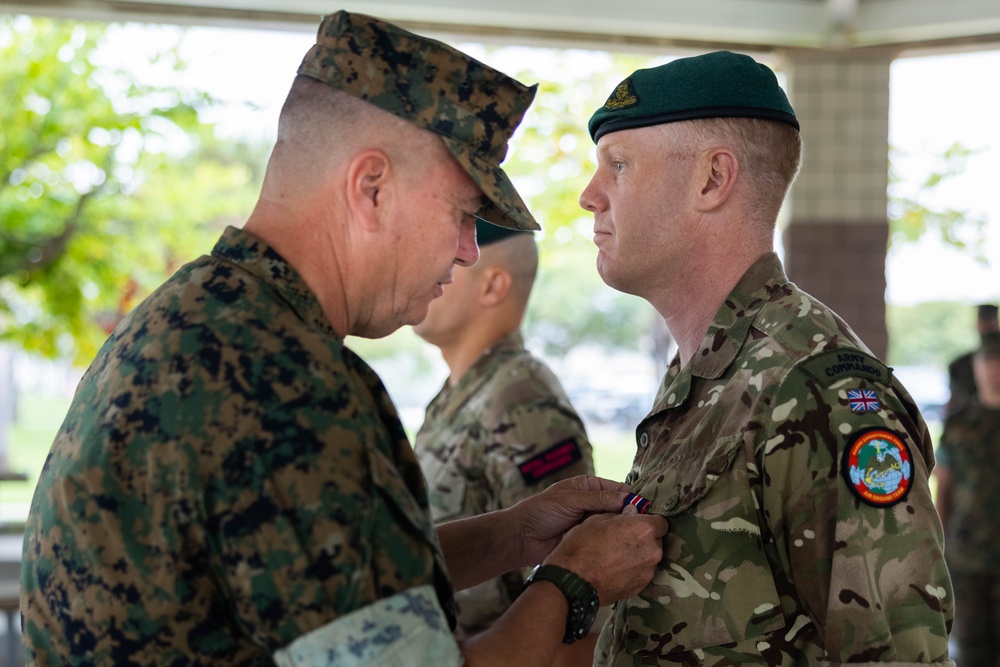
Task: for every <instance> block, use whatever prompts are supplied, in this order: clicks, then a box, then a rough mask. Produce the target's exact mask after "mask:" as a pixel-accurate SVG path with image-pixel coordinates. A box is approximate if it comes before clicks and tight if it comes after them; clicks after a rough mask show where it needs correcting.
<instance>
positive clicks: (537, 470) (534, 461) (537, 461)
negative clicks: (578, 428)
mask: <svg viewBox="0 0 1000 667" xmlns="http://www.w3.org/2000/svg"><path fill="white" fill-rule="evenodd" d="M582 458H583V453H582V452H580V446H579V445H577V444H576V439H575V438H569V439H568V440H563V441H562V442H560V443H559V444H558V445H553V446H552V447H549V448H548V449H546V450H545V451H544V452H542V453H541V454H539V455H538V456H533V457H532V458H530V459H528V460H527V461H525V462H524V463H522V464H520V465H519V466H517V469H518V470H520V471H521V478H522V479H523V480H524V483H525V484H528V485H529V486H530V485H531V484H537V483H538V482H539V481H541V480H543V479H545V478H546V477H548V476H549V475H551V474H552V473H555V472H559V471H560V470H562V469H563V468H565V467H566V466H570V465H572V464H574V463H576V462H577V461H579V460H580V459H582Z"/></svg>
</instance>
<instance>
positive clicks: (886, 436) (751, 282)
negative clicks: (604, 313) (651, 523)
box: [580, 52, 954, 667]
mask: <svg viewBox="0 0 1000 667" xmlns="http://www.w3.org/2000/svg"><path fill="white" fill-rule="evenodd" d="M590 132H591V136H592V137H593V138H594V140H595V141H596V142H597V150H598V167H597V172H596V174H595V175H594V177H593V179H592V180H591V182H590V184H589V185H588V187H587V188H586V190H585V191H584V192H583V194H582V195H581V197H580V202H581V205H582V206H583V207H584V208H586V209H587V210H589V211H592V212H593V213H594V231H595V243H596V245H597V247H598V249H599V253H598V259H597V266H598V270H599V271H600V273H601V276H602V277H603V278H604V280H605V282H607V283H608V284H609V285H611V286H613V287H615V288H617V289H619V290H622V291H625V292H629V293H632V294H636V295H638V296H641V297H643V298H645V299H646V300H648V301H649V302H650V303H651V304H652V305H653V306H654V307H656V309H657V310H658V311H659V313H660V314H661V315H663V317H664V319H665V321H666V323H667V325H668V327H669V329H670V331H671V333H672V334H673V335H674V337H675V339H676V340H677V341H678V344H679V348H680V349H679V353H678V355H677V357H676V358H675V359H674V360H673V362H672V363H671V364H670V367H669V369H668V370H667V373H666V376H665V377H664V380H663V383H662V386H661V388H660V390H659V392H658V394H657V396H656V399H655V402H654V405H653V408H652V410H651V411H650V413H649V415H648V416H647V417H646V418H645V419H644V420H643V421H642V422H641V423H640V424H639V426H638V428H637V429H636V436H637V438H636V439H637V444H638V450H637V453H636V456H635V460H634V463H633V467H632V470H631V472H630V473H629V474H628V477H627V479H626V482H627V483H629V484H630V485H631V488H632V489H633V491H635V492H636V493H639V494H641V495H642V496H644V497H645V498H647V499H649V500H650V506H649V508H648V509H647V512H653V513H657V514H660V515H662V516H664V517H668V518H669V521H670V529H669V532H668V534H667V537H666V540H665V542H664V559H663V561H662V563H661V564H660V566H659V569H658V571H657V574H656V575H655V576H654V578H653V581H652V582H651V583H650V584H649V586H647V587H646V588H645V589H644V590H643V591H642V592H641V593H640V594H639V595H637V596H634V597H632V598H629V599H627V600H623V601H621V602H619V603H617V604H615V605H614V606H613V609H612V613H611V618H610V619H609V621H608V623H607V624H606V625H605V627H604V630H603V632H602V634H601V638H600V640H599V642H598V651H597V656H596V664H597V665H602V666H603V665H614V666H616V667H623V666H626V665H628V666H633V665H635V666H638V665H685V666H700V665H824V664H834V665H842V664H865V665H874V664H887V665H888V664H891V665H903V664H912V663H932V662H937V663H942V664H952V663H950V661H949V660H948V633H949V630H950V626H951V620H952V610H953V605H954V602H953V599H952V591H951V584H950V580H949V576H948V571H947V568H946V567H945V563H944V560H943V557H942V534H941V526H940V523H939V521H938V518H937V515H936V513H935V511H934V506H933V504H932V502H931V496H930V491H929V488H928V473H929V471H930V469H931V468H932V466H933V460H934V459H933V452H932V447H931V442H930V439H929V437H928V434H927V429H926V427H925V425H924V422H923V420H922V419H921V417H920V415H919V413H918V411H917V409H916V407H915V406H914V404H913V401H912V400H911V398H910V396H909V395H908V394H907V393H906V391H905V389H904V388H903V387H902V386H901V385H900V384H899V382H898V381H897V380H896V379H895V378H894V377H893V376H892V371H891V369H889V368H887V367H886V366H885V365H884V364H882V363H881V362H880V361H878V360H877V359H876V358H874V357H873V356H872V355H871V353H870V352H869V351H868V350H867V349H866V348H865V346H864V344H863V343H861V341H859V340H858V338H857V337H856V336H855V335H854V333H853V332H852V331H851V330H850V328H849V327H848V326H847V325H846V324H845V323H844V322H843V321H842V320H840V319H839V318H838V317H837V316H836V315H835V314H834V313H833V312H831V311H830V309H828V308H827V307H825V306H824V305H823V304H821V303H819V302H818V301H816V300H815V299H813V298H811V297H810V296H809V295H807V294H805V293H803V292H802V291H801V290H799V289H798V288H797V287H796V286H795V285H793V284H792V283H790V282H789V281H788V280H787V278H786V277H785V275H784V272H783V270H782V267H781V264H780V262H779V260H778V258H777V256H776V255H774V254H773V253H772V252H771V246H772V242H773V241H772V240H773V234H774V221H775V218H776V216H777V213H778V209H779V207H780V205H781V202H782V199H783V197H784V194H785V192H786V190H787V188H788V185H789V184H790V183H791V181H792V179H793V178H794V176H795V173H796V171H797V169H798V164H799V151H800V140H799V136H798V121H797V120H796V118H795V116H794V112H793V111H792V108H791V106H790V105H789V104H788V101H787V99H786V98H785V95H784V93H783V92H782V91H781V89H780V88H779V87H778V85H777V82H776V80H775V77H774V75H773V73H772V72H771V71H770V70H769V69H767V68H766V67H764V66H763V65H759V64H758V63H755V62H754V61H753V60H752V59H750V58H748V57H746V56H741V55H737V54H732V53H728V52H716V53H712V54H706V55H703V56H698V57H694V58H684V59H679V60H675V61H673V62H671V63H668V64H666V65H663V66H660V67H656V68H652V69H648V70H640V71H637V72H635V73H633V74H632V75H631V76H630V77H628V78H627V79H625V81H623V82H622V83H621V84H620V85H619V86H618V87H617V88H616V90H615V91H614V92H613V93H612V94H611V96H610V97H609V98H608V101H607V103H606V104H605V105H604V107H602V108H601V109H599V110H598V111H597V112H596V113H595V114H594V115H593V116H592V118H591V120H590Z"/></svg>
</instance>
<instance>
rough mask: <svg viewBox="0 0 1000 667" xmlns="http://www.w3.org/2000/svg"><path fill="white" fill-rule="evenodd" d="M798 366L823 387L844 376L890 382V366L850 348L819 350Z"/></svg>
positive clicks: (883, 382)
mask: <svg viewBox="0 0 1000 667" xmlns="http://www.w3.org/2000/svg"><path fill="white" fill-rule="evenodd" d="M799 368H801V369H802V371H803V372H805V373H806V374H807V375H809V376H810V377H812V378H814V379H815V380H816V381H817V382H819V383H820V384H821V385H823V386H824V387H829V386H830V385H832V384H833V383H834V382H837V381H838V380H843V379H844V378H867V379H868V380H872V381H874V382H881V383H882V384H890V383H891V382H892V369H891V368H889V367H888V366H886V365H885V364H883V363H882V362H881V361H879V360H878V359H876V358H875V357H873V356H871V355H870V354H866V353H864V352H862V351H861V350H854V349H850V348H847V349H843V350H829V351H827V352H820V353H819V354H817V355H816V356H814V357H809V358H808V359H806V360H805V361H803V362H801V363H800V364H799Z"/></svg>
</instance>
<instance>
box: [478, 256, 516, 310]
mask: <svg viewBox="0 0 1000 667" xmlns="http://www.w3.org/2000/svg"><path fill="white" fill-rule="evenodd" d="M510 284H511V277H510V272H509V271H506V270H505V269H503V268H501V267H499V266H488V267H484V268H483V269H482V273H481V274H480V283H479V285H480V290H479V303H480V304H481V305H482V306H484V307H486V308H492V307H494V306H496V305H498V304H500V303H501V302H503V300H504V298H506V296H507V294H508V293H509V292H510Z"/></svg>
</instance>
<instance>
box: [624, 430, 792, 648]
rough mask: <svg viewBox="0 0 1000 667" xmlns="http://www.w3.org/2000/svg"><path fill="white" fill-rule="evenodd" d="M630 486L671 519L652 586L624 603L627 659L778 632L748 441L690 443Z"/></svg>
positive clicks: (654, 509)
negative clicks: (752, 486) (747, 453)
mask: <svg viewBox="0 0 1000 667" xmlns="http://www.w3.org/2000/svg"><path fill="white" fill-rule="evenodd" d="M678 449H679V451H683V452H684V454H683V455H682V456H674V457H671V458H670V459H669V460H667V461H665V462H664V464H662V465H660V466H658V467H657V468H654V469H653V470H652V472H651V473H649V474H643V475H642V476H641V477H640V478H639V479H638V480H636V481H635V482H634V483H633V484H632V486H633V489H634V490H635V491H636V493H639V494H640V495H642V496H644V497H646V498H649V499H650V501H651V505H650V508H649V509H648V510H647V513H650V512H652V513H656V514H661V515H663V516H665V517H668V519H669V521H670V529H669V531H668V533H667V536H666V538H665V540H664V559H663V561H662V562H661V563H660V566H659V567H658V569H657V573H656V576H655V577H654V578H653V580H652V582H650V584H649V585H648V586H647V587H646V588H645V589H644V590H643V591H642V592H641V593H640V594H639V595H638V596H636V597H633V598H630V599H628V600H625V601H623V603H622V606H623V609H621V610H619V614H620V615H619V619H621V620H622V621H623V623H624V626H625V627H624V628H623V629H624V630H625V633H624V634H625V645H626V650H627V651H628V653H631V654H633V655H637V656H661V655H666V654H668V653H673V652H675V651H686V650H692V649H697V648H702V647H706V646H715V645H718V644H726V643H730V642H739V641H743V640H746V639H751V638H753V637H757V636H760V635H763V634H765V633H768V632H772V631H774V630H777V629H780V628H781V627H783V625H784V618H783V616H782V614H781V605H780V600H779V598H778V593H777V590H776V588H775V585H774V578H773V576H772V574H771V569H770V566H769V565H768V562H767V558H766V557H765V555H764V548H763V541H762V539H761V531H760V526H759V524H758V521H757V509H756V503H755V502H754V497H753V494H752V492H751V489H750V485H749V480H748V475H747V465H746V458H745V454H744V450H743V447H742V439H741V438H740V437H738V436H734V437H730V438H724V439H721V440H717V441H715V442H712V443H706V444H702V443H690V445H689V446H683V447H679V448H678Z"/></svg>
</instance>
